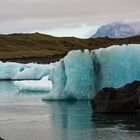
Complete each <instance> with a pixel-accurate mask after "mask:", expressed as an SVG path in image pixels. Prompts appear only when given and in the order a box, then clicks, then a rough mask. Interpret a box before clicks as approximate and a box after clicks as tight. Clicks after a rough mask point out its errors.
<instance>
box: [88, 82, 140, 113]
mask: <svg viewBox="0 0 140 140" xmlns="http://www.w3.org/2000/svg"><path fill="white" fill-rule="evenodd" d="M91 105H92V109H93V111H94V112H95V113H132V112H138V111H140V81H134V82H132V83H130V84H126V85H125V86H123V87H121V88H118V89H115V88H104V89H102V90H101V91H99V92H98V93H97V94H96V96H95V97H94V98H93V100H92V101H91Z"/></svg>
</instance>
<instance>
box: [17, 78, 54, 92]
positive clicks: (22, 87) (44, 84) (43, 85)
mask: <svg viewBox="0 0 140 140" xmlns="http://www.w3.org/2000/svg"><path fill="white" fill-rule="evenodd" d="M14 85H15V86H16V87H17V88H18V89H19V91H33V92H49V91H50V90H51V89H52V82H51V81H50V80H49V79H48V76H46V77H44V78H42V79H41V80H37V81H34V80H25V81H15V82H14Z"/></svg>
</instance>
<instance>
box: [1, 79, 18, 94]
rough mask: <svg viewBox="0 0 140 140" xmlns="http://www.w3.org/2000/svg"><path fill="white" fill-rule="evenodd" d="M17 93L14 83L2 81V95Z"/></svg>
mask: <svg viewBox="0 0 140 140" xmlns="http://www.w3.org/2000/svg"><path fill="white" fill-rule="evenodd" d="M16 91H17V89H16V87H15V86H14V85H13V82H12V81H0V95H5V96H6V95H12V94H13V93H16Z"/></svg>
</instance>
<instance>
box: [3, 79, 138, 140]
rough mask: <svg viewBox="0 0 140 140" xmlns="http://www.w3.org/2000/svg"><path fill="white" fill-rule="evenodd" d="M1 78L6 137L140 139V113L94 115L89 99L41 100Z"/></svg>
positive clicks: (25, 139)
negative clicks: (72, 100) (81, 100)
mask: <svg viewBox="0 0 140 140" xmlns="http://www.w3.org/2000/svg"><path fill="white" fill-rule="evenodd" d="M43 96H44V95H43V94H42V95H41V94H37V93H34V94H31V93H30V94H27V93H17V90H16V88H15V87H14V86H13V83H12V82H11V81H0V136H1V137H3V138H4V139H5V140H140V116H139V115H136V114H131V115H130V114H127V115H99V114H98V115H97V114H96V115H95V114H93V115H92V110H91V106H90V102H87V101H85V102H80V101H79V102H42V101H41V98H42V97H43Z"/></svg>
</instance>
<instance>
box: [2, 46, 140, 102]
mask: <svg viewBox="0 0 140 140" xmlns="http://www.w3.org/2000/svg"><path fill="white" fill-rule="evenodd" d="M47 75H49V79H51V81H52V83H49V82H50V81H49V80H48V79H44V80H40V81H21V82H20V81H19V82H15V85H16V86H18V87H19V90H28V91H45V92H48V91H50V92H49V93H48V94H46V97H45V98H44V100H67V99H68V100H70V99H72V100H73V99H76V100H87V99H91V98H92V97H94V96H95V94H96V93H97V92H98V91H99V90H101V89H102V88H104V87H121V86H123V85H125V84H126V83H129V82H132V81H134V80H140V45H135V44H133V45H132V44H131V45H122V46H111V47H109V48H106V49H103V48H102V49H97V50H93V51H89V50H85V51H81V50H77V51H71V52H69V53H68V55H67V56H66V57H64V58H63V59H61V60H60V61H59V62H56V63H55V64H54V65H52V64H50V65H39V64H26V65H24V64H17V63H2V62H0V79H4V78H5V79H41V78H42V77H44V76H47Z"/></svg>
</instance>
